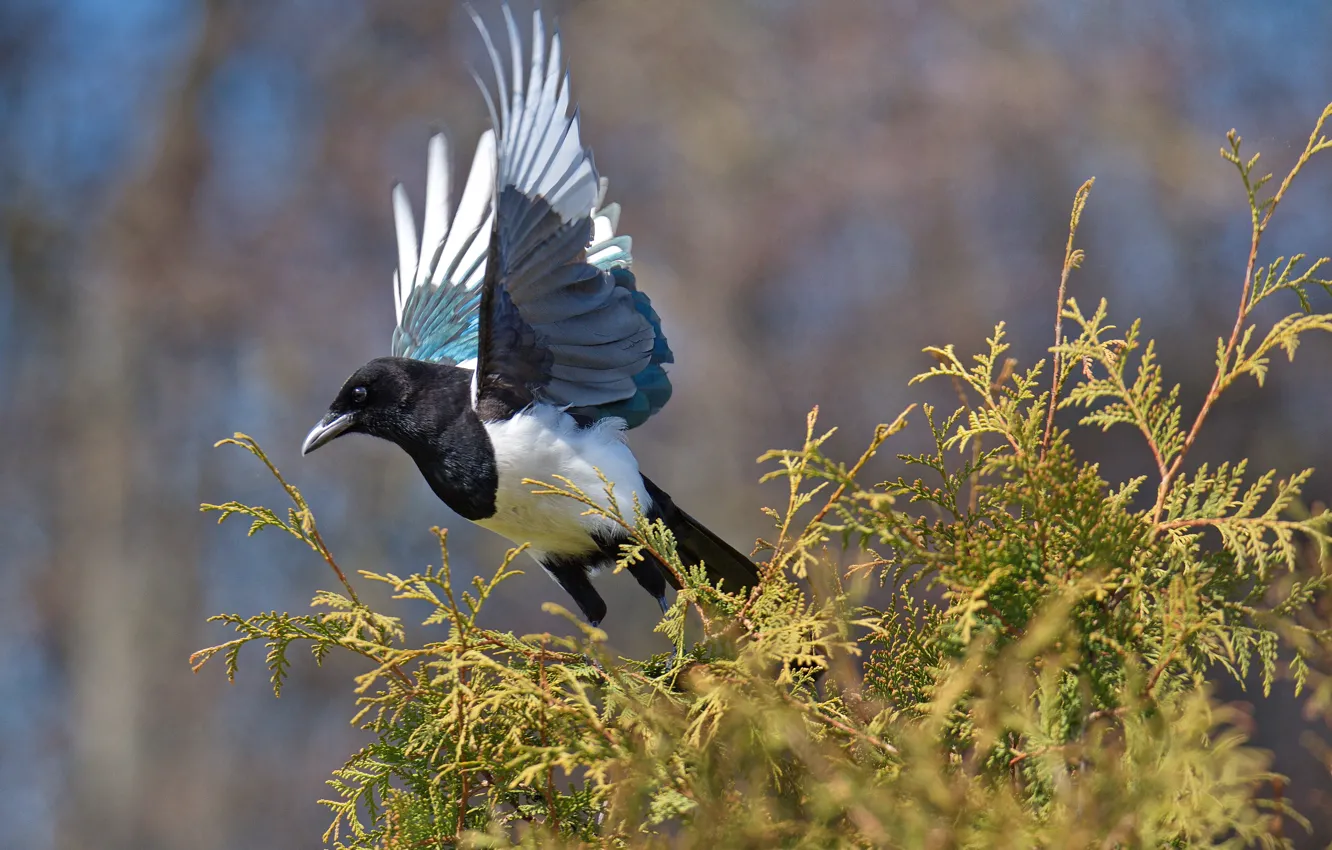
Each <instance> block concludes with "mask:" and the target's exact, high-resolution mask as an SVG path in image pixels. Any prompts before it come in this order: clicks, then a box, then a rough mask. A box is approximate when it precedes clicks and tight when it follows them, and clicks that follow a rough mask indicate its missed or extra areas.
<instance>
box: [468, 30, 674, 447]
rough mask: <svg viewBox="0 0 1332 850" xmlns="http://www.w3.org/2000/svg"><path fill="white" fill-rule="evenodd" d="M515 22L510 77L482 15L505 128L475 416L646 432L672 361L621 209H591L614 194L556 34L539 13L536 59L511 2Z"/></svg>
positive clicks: (494, 108)
mask: <svg viewBox="0 0 1332 850" xmlns="http://www.w3.org/2000/svg"><path fill="white" fill-rule="evenodd" d="M474 17H475V15H474ZM504 19H505V26H506V31H507V36H508V41H509V48H510V57H509V58H510V68H509V70H508V73H506V70H505V67H504V63H503V62H502V61H501V60H500V54H499V51H498V50H497V49H496V47H495V43H494V40H493V39H492V38H491V36H490V33H489V32H488V31H487V30H486V28H485V25H484V24H483V23H481V21H480V19H479V18H477V19H476V20H477V26H478V28H479V29H480V31H481V37H482V39H483V40H484V42H485V44H486V49H487V51H488V52H489V54H490V58H491V61H492V64H493V66H494V73H495V77H496V82H497V85H498V97H497V98H496V97H492V96H491V94H490V92H489V90H488V89H485V87H484V86H483V91H485V92H486V99H487V103H488V104H489V106H490V110H491V115H492V118H493V120H494V122H495V126H496V129H497V138H496V143H495V146H496V158H497V164H496V179H495V201H494V205H495V210H494V226H493V228H492V231H491V233H490V240H489V251H488V255H487V259H486V263H485V273H484V280H483V282H482V285H481V303H480V309H481V315H480V321H479V329H478V330H479V354H478V367H477V368H478V375H477V409H478V410H479V411H480V412H481V413H482V415H483V416H485V417H486V418H493V419H502V418H507V417H508V416H511V415H512V414H514V413H516V412H517V411H519V410H521V409H522V408H524V407H526V406H527V405H529V404H531V403H532V402H534V401H538V400H540V401H546V402H550V403H554V404H560V405H567V406H569V407H572V408H574V409H575V412H578V413H582V414H583V415H585V416H588V417H589V418H600V417H601V416H605V415H621V414H620V412H619V410H617V409H616V408H617V407H618V408H620V409H623V410H624V411H625V414H627V418H629V420H630V423H631V424H639V423H641V422H642V421H643V420H645V419H646V418H647V416H649V415H651V413H653V412H655V411H656V410H657V409H659V408H660V407H661V405H662V404H664V403H665V399H666V398H667V397H669V393H670V384H669V381H666V380H665V372H664V371H663V370H662V369H661V364H662V363H665V362H670V359H671V357H670V349H669V348H668V347H666V345H665V340H664V339H660V325H659V323H658V322H657V320H656V314H655V313H654V312H652V308H651V305H650V304H649V303H648V301H647V299H646V296H644V295H642V294H641V293H639V292H637V290H636V287H635V286H634V280H633V275H632V274H631V273H630V272H629V271H628V269H627V265H628V262H629V252H628V249H629V245H628V239H627V237H620V238H618V239H617V238H616V237H614V234H613V224H614V218H615V217H616V214H618V209H614V208H607V209H606V210H605V214H604V215H602V216H597V215H595V214H594V210H595V209H596V208H598V207H599V205H600V200H601V197H600V195H601V190H602V188H603V186H602V184H601V182H600V181H599V180H598V177H597V172H596V168H595V166H594V165H593V163H592V152H591V151H590V150H589V149H588V148H586V147H584V146H583V144H582V141H581V138H580V133H579V124H578V115H577V112H576V111H573V112H572V113H571V111H570V102H569V80H568V75H567V74H566V73H565V72H564V71H563V69H562V68H561V65H560V37H559V34H558V33H556V34H554V35H553V36H552V37H551V38H550V40H549V43H547V39H546V33H545V28H544V25H543V23H542V19H541V15H540V13H539V12H537V13H534V14H533V16H532V30H533V44H532V52H531V56H530V60H528V61H527V62H526V63H525V50H524V47H523V42H522V38H521V36H520V35H519V33H518V27H517V25H516V24H515V22H514V19H513V15H512V13H511V12H510V11H509V8H508V7H507V6H505V7H504ZM524 64H527V65H528V69H525V68H524ZM603 223H604V229H603V227H602V225H603ZM640 376H643V377H644V378H646V379H648V386H647V387H646V388H645V387H641V386H640V384H639V382H638V381H636V378H640Z"/></svg>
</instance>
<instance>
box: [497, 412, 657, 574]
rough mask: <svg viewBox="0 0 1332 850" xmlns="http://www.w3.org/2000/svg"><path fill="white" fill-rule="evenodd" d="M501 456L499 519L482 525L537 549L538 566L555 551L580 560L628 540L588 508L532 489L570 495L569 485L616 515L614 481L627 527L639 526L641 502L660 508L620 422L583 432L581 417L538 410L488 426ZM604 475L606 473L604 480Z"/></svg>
mask: <svg viewBox="0 0 1332 850" xmlns="http://www.w3.org/2000/svg"><path fill="white" fill-rule="evenodd" d="M485 429H486V432H487V433H488V434H489V436H490V442H491V446H492V448H493V449H494V452H495V466H496V470H497V472H498V478H499V480H498V487H497V490H496V494H495V513H494V514H493V515H492V516H490V517H486V518H485V519H480V520H477V524H478V525H480V526H482V527H484V528H488V529H490V530H491V531H494V532H496V533H497V534H500V535H503V536H504V537H507V538H508V539H509V540H511V541H513V542H514V543H519V544H521V543H531V544H532V550H533V551H532V554H533V556H534V557H536V558H537V559H538V560H540V559H541V555H543V554H546V553H549V554H551V555H559V556H574V555H581V554H583V553H587V552H591V551H593V550H596V549H598V548H600V543H599V540H600V541H604V540H607V539H614V538H616V537H620V536H623V534H624V531H623V529H622V528H621V526H620V525H619V524H618V523H616V522H615V521H613V520H611V519H608V518H606V517H604V516H601V515H599V514H596V513H589V510H588V507H587V505H585V504H583V503H582V502H580V501H578V500H576V499H573V498H570V497H568V496H562V495H550V494H541V493H536V492H533V491H535V490H542V489H545V488H543V487H541V486H539V485H534V484H531V483H524V482H525V481H529V482H530V481H540V482H544V483H546V484H549V485H552V486H553V487H557V488H559V489H562V490H566V489H570V488H569V485H568V484H566V483H565V482H564V481H563V480H561V479H567V480H568V482H570V483H572V485H573V486H574V487H575V488H577V489H578V490H581V491H582V493H583V494H585V495H586V496H587V497H588V498H589V499H591V500H592V501H593V502H594V503H595V504H597V505H599V506H601V507H602V508H603V509H606V510H609V509H610V505H611V501H610V498H609V497H608V495H607V492H606V483H605V482H603V481H602V476H604V477H605V479H606V481H607V482H610V483H611V484H612V485H613V486H612V490H611V492H612V493H613V494H614V498H615V502H616V504H617V505H618V507H619V511H620V513H621V515H622V516H623V517H624V518H625V520H626V521H627V522H630V523H632V522H633V521H634V499H635V497H636V498H637V500H638V504H639V506H640V509H641V510H642V511H643V512H644V513H646V512H647V511H648V510H649V508H650V507H651V505H652V501H651V497H650V496H648V494H647V491H646V489H645V488H644V486H643V478H642V476H641V475H640V474H639V472H638V461H637V459H636V458H635V457H634V455H633V452H632V451H630V450H629V446H628V444H626V443H625V441H624V425H623V422H621V421H620V420H615V419H606V420H602V421H601V422H598V423H596V424H595V425H591V426H589V427H586V428H584V427H580V426H579V425H578V423H577V422H576V421H575V420H574V418H573V417H572V416H570V415H568V414H567V413H565V412H564V411H562V410H560V409H559V408H556V407H552V406H550V405H535V406H533V407H531V408H528V409H527V410H524V411H522V412H521V413H518V414H516V415H514V416H513V417H511V418H509V419H506V420H502V421H498V422H487V423H485ZM598 471H600V475H598Z"/></svg>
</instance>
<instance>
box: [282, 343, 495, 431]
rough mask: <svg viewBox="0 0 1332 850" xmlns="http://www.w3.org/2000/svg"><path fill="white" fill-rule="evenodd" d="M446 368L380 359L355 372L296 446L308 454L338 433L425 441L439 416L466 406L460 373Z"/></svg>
mask: <svg viewBox="0 0 1332 850" xmlns="http://www.w3.org/2000/svg"><path fill="white" fill-rule="evenodd" d="M469 374H470V373H468V372H466V371H465V370H462V369H457V368H456V367H452V366H442V365H440V364H435V363H424V362H422V361H420V360H410V359H407V358H404V357H380V358H378V359H376V360H371V361H370V362H369V363H367V364H365V365H364V366H362V367H361V368H360V369H357V370H356V372H354V373H353V374H352V376H351V377H350V378H348V379H347V382H346V383H344V384H343V385H342V389H341V390H339V391H338V395H337V398H335V399H333V403H332V404H331V405H329V407H328V413H326V414H324V418H323V419H320V420H319V424H317V425H315V426H314V428H312V429H310V433H309V435H308V436H306V438H305V443H304V444H302V446H301V454H309V453H310V452H312V451H314V450H315V449H317V448H319V447H320V446H322V445H324V444H325V443H328V442H330V441H332V440H334V439H336V438H337V437H340V436H342V435H343V434H349V433H360V434H369V435H370V436H372V437H379V438H381V439H384V440H388V441H390V442H393V443H397V444H398V445H400V446H403V447H404V448H407V447H408V446H409V445H410V444H412V443H416V442H421V441H426V440H429V439H430V436H431V435H432V433H434V432H436V431H437V430H438V423H439V421H440V419H441V417H444V418H451V417H452V416H456V415H457V411H456V410H453V408H456V407H459V406H460V405H461V404H465V403H466V402H467V399H468V396H467V395H462V396H461V398H458V396H460V394H461V392H466V393H468V394H470V389H469V387H468V383H467V378H466V377H465V376H466V375H469Z"/></svg>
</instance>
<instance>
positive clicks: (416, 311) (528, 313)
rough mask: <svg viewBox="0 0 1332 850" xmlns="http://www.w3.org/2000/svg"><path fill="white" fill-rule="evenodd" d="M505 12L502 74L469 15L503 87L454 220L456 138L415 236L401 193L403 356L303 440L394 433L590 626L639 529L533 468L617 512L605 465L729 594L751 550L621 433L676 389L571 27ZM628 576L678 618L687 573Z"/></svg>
mask: <svg viewBox="0 0 1332 850" xmlns="http://www.w3.org/2000/svg"><path fill="white" fill-rule="evenodd" d="M503 13H504V22H505V35H506V36H507V40H508V48H509V57H508V58H509V62H508V64H509V68H508V71H507V73H506V70H505V63H504V62H503V61H501V58H500V50H499V48H497V46H496V40H495V39H494V38H492V36H491V33H490V32H489V30H488V29H487V28H486V26H485V24H484V23H483V22H482V21H481V19H480V18H479V16H477V15H476V13H475V12H472V18H473V20H474V22H475V23H476V25H477V29H478V30H479V31H480V36H481V39H482V41H483V42H484V44H485V48H486V51H487V53H488V54H489V57H490V62H491V65H492V69H493V72H494V77H495V85H496V92H495V93H494V95H493V96H492V93H491V90H490V87H489V86H488V85H487V84H486V83H484V82H482V81H481V79H480V78H479V77H478V78H477V82H478V85H480V87H481V91H482V94H483V96H484V97H485V100H486V104H487V107H488V108H489V111H490V117H491V123H492V128H491V129H489V130H487V131H486V132H485V133H484V134H483V135H482V136H481V139H480V141H479V142H478V144H477V147H476V152H475V155H474V156H473V159H472V166H471V171H470V173H469V175H468V178H467V182H466V183H465V185H464V187H463V191H462V196H461V198H460V199H459V202H458V206H457V209H456V210H455V211H454V213H453V216H452V220H450V216H449V210H450V200H449V167H448V155H447V146H446V142H445V139H444V137H443V135H436V136H434V137H433V138H432V139H431V140H430V144H429V148H428V156H427V172H426V198H425V217H424V220H423V221H422V226H421V236H420V239H419V241H418V239H417V234H416V224H415V220H414V218H413V214H412V207H411V204H410V202H409V201H408V199H407V195H406V192H405V191H404V190H403V188H402V186H401V184H399V185H397V186H395V187H394V189H393V193H392V202H393V214H394V222H395V227H396V235H397V245H398V268H397V272H396V275H395V277H394V281H393V293H394V306H395V309H396V312H397V326H396V328H395V329H394V331H393V341H392V349H391V351H392V355H393V356H391V357H381V358H377V359H375V360H371V361H370V362H369V363H367V364H365V365H364V366H362V367H361V368H360V369H358V370H356V372H355V373H353V374H352V376H351V377H350V378H348V379H347V381H346V383H345V384H344V385H343V386H342V389H341V390H339V392H338V394H337V397H336V398H335V399H334V400H333V403H332V405H330V407H329V409H328V413H327V414H326V415H325V416H324V417H323V418H322V419H321V420H320V421H319V423H318V424H317V425H316V426H315V427H314V428H313V430H311V431H310V433H309V436H307V437H306V439H305V443H304V445H303V446H302V448H301V453H302V454H309V453H310V452H312V451H314V450H315V449H317V448H319V447H320V446H322V445H324V444H325V443H328V442H329V441H330V440H333V439H334V438H336V437H339V436H341V435H343V434H350V433H361V434H369V435H370V436H373V437H379V438H382V439H385V440H388V441H390V442H393V443H396V444H397V445H398V446H400V447H401V448H402V449H403V450H404V451H405V452H407V454H408V455H409V456H410V457H411V458H412V460H414V461H415V462H416V466H417V468H418V469H419V470H420V471H421V474H422V475H423V476H424V477H425V480H426V481H427V483H429V485H430V488H431V489H432V490H433V491H434V493H435V495H436V496H438V497H439V498H440V499H441V500H442V501H443V502H444V503H445V504H446V505H447V506H448V507H449V508H450V509H452V510H453V511H454V512H455V513H457V514H458V515H460V516H462V517H463V518H465V519H468V520H471V521H472V522H474V523H476V524H477V525H480V526H482V527H484V528H488V529H490V530H491V531H494V532H497V533H499V534H501V535H503V536H504V537H506V538H508V539H509V540H510V541H513V542H514V543H519V544H521V543H530V549H529V550H528V551H529V552H530V553H531V555H532V557H533V558H535V559H536V560H537V562H538V563H539V564H540V565H541V566H542V567H543V568H544V569H545V571H546V572H547V573H548V574H549V575H550V577H551V578H552V579H554V580H555V582H556V583H557V584H559V586H560V587H562V588H563V589H564V590H565V591H566V592H567V593H568V594H569V596H571V597H572V598H573V600H574V602H575V603H576V604H577V605H578V608H579V609H580V610H581V611H582V613H583V615H584V616H585V617H586V618H587V620H588V621H589V622H590V623H591V624H592V625H594V626H596V625H599V624H600V623H601V621H602V620H603V619H604V618H605V616H606V603H605V601H604V600H603V599H602V598H601V596H600V595H599V594H598V593H597V591H596V589H595V588H594V587H593V585H592V582H591V581H590V577H591V576H593V575H595V574H596V573H597V572H599V571H601V570H603V569H605V568H608V567H613V566H614V565H615V562H616V559H617V557H618V556H619V553H620V547H621V544H623V543H625V542H626V541H628V540H629V534H628V532H627V531H626V530H625V529H624V528H623V527H622V526H621V525H620V524H618V523H616V522H614V521H612V520H610V519H608V518H606V517H604V516H598V515H594V514H589V513H588V512H587V511H586V508H585V506H584V505H582V504H580V503H579V502H577V501H576V500H574V499H571V498H566V497H561V496H552V495H543V494H538V493H535V492H533V490H534V487H533V486H532V485H530V484H525V483H524V480H538V481H546V482H554V481H555V480H556V478H557V476H562V477H564V478H566V479H568V480H569V481H571V482H572V483H573V484H574V485H576V486H577V487H578V488H580V489H581V490H582V491H583V492H584V493H585V494H587V496H588V497H590V498H592V499H593V500H595V501H596V502H597V503H598V504H599V505H601V506H602V507H603V508H609V507H610V499H609V498H608V497H607V493H606V485H605V483H603V481H602V479H601V476H605V479H606V481H608V482H610V484H611V485H613V486H612V493H613V494H614V498H615V501H616V502H617V504H618V505H619V506H620V508H621V510H622V511H623V512H624V513H626V514H627V513H629V512H630V511H632V510H633V505H634V502H635V500H636V501H637V503H638V505H639V506H640V508H641V510H642V511H643V513H644V515H645V516H647V517H648V518H649V519H652V520H657V519H660V520H662V521H663V522H664V523H665V525H666V526H667V527H668V528H669V529H671V531H672V532H673V533H674V535H675V540H676V543H677V548H678V551H679V553H680V554H681V556H682V558H683V560H684V562H685V563H688V564H699V563H702V564H703V565H704V567H705V569H706V572H707V575H708V578H709V580H710V581H712V582H713V583H714V584H715V583H721V584H722V586H723V587H724V589H726V590H729V591H735V590H738V589H743V588H749V587H753V586H754V585H755V584H757V583H758V579H759V573H758V570H757V569H756V568H755V566H754V564H753V562H752V561H750V559H749V558H747V557H745V556H744V555H743V554H741V553H740V552H738V551H736V550H735V549H734V548H733V547H731V546H730V545H728V544H727V543H726V542H725V541H723V540H722V539H721V538H720V537H718V536H717V535H716V534H714V533H712V532H711V531H709V530H708V529H707V528H705V527H704V526H703V525H702V524H700V523H699V522H698V521H697V520H695V519H694V518H693V517H691V516H690V515H689V514H687V513H685V512H684V511H683V510H681V509H680V508H679V507H678V506H677V505H676V504H675V503H674V502H673V501H672V500H671V497H670V496H668V495H667V494H666V493H665V492H664V491H663V490H662V489H661V488H660V487H658V486H657V485H656V484H654V483H653V482H652V481H651V480H650V479H648V478H647V477H646V476H644V475H643V474H642V473H641V472H640V471H639V468H638V461H637V459H636V458H635V457H634V454H633V452H632V451H631V450H630V448H629V446H628V444H627V442H626V440H625V431H626V429H628V428H633V427H636V426H638V425H641V424H643V422H645V421H646V420H647V419H648V417H650V416H652V415H653V414H654V413H656V412H657V411H658V410H660V409H661V408H662V406H663V405H665V404H666V402H667V400H668V399H669V398H670V396H671V384H670V380H669V378H668V377H667V375H666V371H665V370H664V369H663V364H666V363H672V362H674V355H673V354H672V352H671V349H670V346H669V345H668V344H667V342H666V338H665V336H664V335H663V334H662V329H661V321H660V319H659V317H658V316H657V313H656V312H655V311H654V310H653V308H652V304H651V302H650V301H649V300H648V297H647V295H645V294H644V293H642V292H640V291H639V290H638V288H637V284H636V280H635V278H634V275H633V273H632V271H631V270H630V268H631V264H632V256H631V247H632V243H631V240H630V238H629V237H628V236H626V235H619V236H617V235H616V234H615V230H616V227H617V225H618V222H619V206H618V205H616V204H609V205H607V204H605V203H604V201H605V194H606V186H607V182H606V180H605V178H602V177H599V176H598V174H597V170H596V167H595V166H594V164H593V161H592V151H591V150H590V148H588V147H586V146H585V145H583V143H582V141H581V137H580V131H579V117H578V110H577V109H576V108H571V105H570V96H569V76H568V73H567V72H566V71H564V70H562V68H561V56H560V36H559V32H558V31H555V32H553V33H552V35H551V36H550V38H549V39H547V36H546V31H545V26H544V24H543V22H542V17H541V14H540V11H537V12H534V13H533V16H532V48H531V54H530V56H528V55H527V54H526V52H525V50H524V46H523V41H522V38H521V36H520V34H519V31H518V27H517V25H516V23H515V20H514V16H513V13H512V12H511V11H510V10H509V8H508V6H507V5H505V6H504V7H503ZM525 66H526V67H525ZM628 571H629V573H630V574H631V575H632V576H633V577H634V578H635V579H636V580H637V581H638V583H639V584H640V585H641V586H642V587H643V588H644V589H645V590H647V592H648V593H650V594H652V596H653V597H654V598H656V600H657V602H658V603H659V604H660V606H661V608H662V611H663V612H664V611H666V610H667V608H668V607H669V604H668V602H667V599H666V588H667V585H670V586H672V587H674V588H675V589H677V590H678V589H679V587H680V584H679V581H678V579H677V577H676V575H675V574H674V572H673V571H671V570H669V569H668V568H667V567H666V566H665V565H664V564H662V563H660V562H659V561H657V560H656V559H655V558H653V557H651V556H647V555H645V556H644V558H643V559H641V560H639V561H637V562H636V563H633V564H631V565H630V566H629V567H628Z"/></svg>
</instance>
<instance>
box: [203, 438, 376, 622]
mask: <svg viewBox="0 0 1332 850" xmlns="http://www.w3.org/2000/svg"><path fill="white" fill-rule="evenodd" d="M225 445H232V446H240V447H241V448H242V449H245V450H246V451H247V452H249V453H250V454H252V455H254V456H255V457H257V458H259V460H260V461H262V462H263V464H264V466H266V467H268V471H269V473H271V474H272V476H273V477H274V478H276V479H277V482H278V483H279V484H281V485H282V489H283V490H285V491H286V493H287V498H289V499H291V501H292V504H294V505H295V506H296V507H295V508H294V509H291V510H289V511H288V521H287V522H283V521H282V520H280V519H278V517H277V515H276V514H274V513H273V511H271V510H269V509H268V508H255V507H250V506H249V505H243V504H241V503H240V502H234V501H233V502H227V503H226V504H224V505H210V504H204V505H201V506H200V507H199V509H200V510H202V511H205V512H207V511H219V512H220V513H221V514H222V515H221V516H220V517H218V518H217V521H218V524H219V525H220V524H221V523H222V522H224V521H225V520H226V519H227V517H229V516H231V515H233V514H244V515H246V516H249V517H252V518H253V519H254V523H253V524H251V526H250V534H252V535H253V534H254V533H255V532H256V531H258V530H259V529H261V528H263V527H264V526H269V525H271V526H275V527H277V528H281V529H283V530H284V531H286V532H287V533H289V534H290V535H291V536H293V537H295V538H296V539H297V540H301V541H303V542H304V543H305V544H306V545H307V546H309V547H310V548H311V549H313V550H315V551H316V552H318V553H319V556H320V557H321V558H323V559H324V563H326V564H328V566H329V567H330V568H331V569H332V570H333V574H334V575H336V576H337V577H338V581H339V582H341V584H342V587H343V589H344V590H346V591H347V598H349V599H351V601H352V602H353V603H354V604H356V605H360V604H361V600H360V599H359V598H358V597H357V596H356V588H354V587H352V584H351V582H350V581H348V580H347V575H346V573H344V572H343V571H342V568H341V567H339V566H338V562H337V561H335V560H334V559H333V553H332V552H331V551H329V548H328V546H327V545H326V544H325V543H324V538H323V537H322V536H321V535H320V534H319V527H318V526H317V525H316V524H315V518H314V512H313V511H311V510H310V506H309V505H308V504H306V501H305V497H304V496H302V495H301V491H300V490H298V489H297V488H296V487H295V486H294V485H292V484H289V483H287V479H285V478H283V477H282V473H281V472H280V471H278V468H277V467H276V466H274V465H273V461H271V460H269V459H268V455H267V454H266V453H265V452H264V450H263V449H262V448H260V446H259V443H258V442H256V441H255V439H254V438H253V437H251V436H250V435H248V434H242V433H241V432H239V431H237V432H236V433H235V434H234V435H233V436H232V437H230V438H229V439H225V440H218V441H217V442H216V443H214V444H213V448H217V447H219V446H225Z"/></svg>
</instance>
